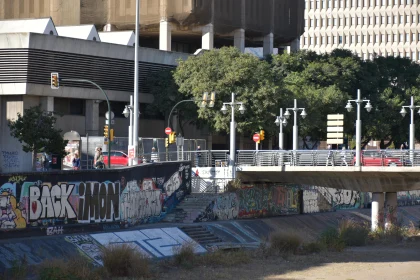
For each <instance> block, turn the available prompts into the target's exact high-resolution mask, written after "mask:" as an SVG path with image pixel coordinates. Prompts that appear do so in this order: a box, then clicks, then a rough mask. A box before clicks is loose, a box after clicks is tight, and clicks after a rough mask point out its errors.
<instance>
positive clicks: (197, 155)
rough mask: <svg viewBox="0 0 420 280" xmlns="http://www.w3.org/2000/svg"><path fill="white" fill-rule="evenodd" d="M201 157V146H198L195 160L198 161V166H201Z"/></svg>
mask: <svg viewBox="0 0 420 280" xmlns="http://www.w3.org/2000/svg"><path fill="white" fill-rule="evenodd" d="M200 159H201V147H200V146H197V151H196V153H195V162H196V165H195V166H196V167H200Z"/></svg>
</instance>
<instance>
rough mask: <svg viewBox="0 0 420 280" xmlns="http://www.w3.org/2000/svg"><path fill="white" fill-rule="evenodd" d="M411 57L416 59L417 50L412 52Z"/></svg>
mask: <svg viewBox="0 0 420 280" xmlns="http://www.w3.org/2000/svg"><path fill="white" fill-rule="evenodd" d="M411 59H412V60H413V61H416V52H411Z"/></svg>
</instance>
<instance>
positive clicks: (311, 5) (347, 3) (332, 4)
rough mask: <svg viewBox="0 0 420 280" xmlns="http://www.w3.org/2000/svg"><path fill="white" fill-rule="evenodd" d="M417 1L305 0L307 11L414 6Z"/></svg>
mask: <svg viewBox="0 0 420 280" xmlns="http://www.w3.org/2000/svg"><path fill="white" fill-rule="evenodd" d="M416 1H418V0H334V1H333V0H307V1H306V2H307V3H306V8H307V9H310V10H312V9H340V8H343V9H344V8H359V7H390V6H400V5H406V6H408V5H415V4H418V3H416Z"/></svg>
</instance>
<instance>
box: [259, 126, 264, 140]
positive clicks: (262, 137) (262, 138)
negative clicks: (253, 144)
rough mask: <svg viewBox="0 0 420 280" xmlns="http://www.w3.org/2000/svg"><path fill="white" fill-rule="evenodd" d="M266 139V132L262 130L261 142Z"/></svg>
mask: <svg viewBox="0 0 420 280" xmlns="http://www.w3.org/2000/svg"><path fill="white" fill-rule="evenodd" d="M264 139H265V131H264V130H262V129H261V130H260V141H262V140H264Z"/></svg>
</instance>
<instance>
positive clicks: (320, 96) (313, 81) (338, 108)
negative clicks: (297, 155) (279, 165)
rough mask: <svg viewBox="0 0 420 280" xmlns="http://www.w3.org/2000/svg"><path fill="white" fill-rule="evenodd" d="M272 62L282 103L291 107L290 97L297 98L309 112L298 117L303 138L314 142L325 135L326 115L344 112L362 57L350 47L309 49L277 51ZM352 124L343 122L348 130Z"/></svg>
mask: <svg viewBox="0 0 420 280" xmlns="http://www.w3.org/2000/svg"><path fill="white" fill-rule="evenodd" d="M272 63H273V71H274V72H275V74H276V76H277V77H279V76H280V77H282V78H283V83H284V92H285V95H286V96H287V97H288V98H286V99H285V100H284V101H286V102H287V103H285V102H282V104H281V106H282V107H283V108H285V107H293V101H292V99H297V100H298V107H300V108H302V107H304V108H306V111H307V113H308V117H307V119H305V120H302V119H300V120H299V135H301V136H303V141H305V136H311V139H312V140H313V141H315V142H317V141H320V140H323V139H326V136H327V135H326V134H327V115H328V114H342V113H344V111H345V110H344V106H345V103H346V101H347V100H348V99H349V97H350V95H349V94H350V93H351V92H353V91H356V89H357V86H358V80H359V78H360V75H361V72H362V61H361V60H360V59H359V58H358V57H357V56H355V55H354V54H352V53H351V52H350V51H346V50H340V49H337V50H334V51H333V52H332V53H330V54H323V55H318V54H316V53H314V52H310V51H309V52H308V51H301V52H297V53H292V54H282V55H276V56H274V58H273V62H272ZM351 124H352V123H350V122H349V121H347V123H346V127H347V128H348V129H349V130H351V127H352V125H351ZM353 129H354V128H353ZM305 145H306V143H305ZM306 148H309V149H310V148H312V147H308V146H307V147H306Z"/></svg>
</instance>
